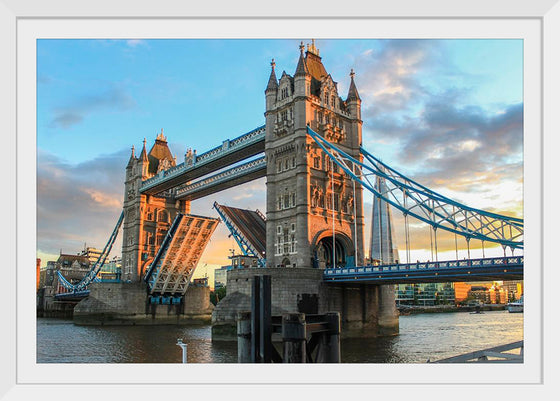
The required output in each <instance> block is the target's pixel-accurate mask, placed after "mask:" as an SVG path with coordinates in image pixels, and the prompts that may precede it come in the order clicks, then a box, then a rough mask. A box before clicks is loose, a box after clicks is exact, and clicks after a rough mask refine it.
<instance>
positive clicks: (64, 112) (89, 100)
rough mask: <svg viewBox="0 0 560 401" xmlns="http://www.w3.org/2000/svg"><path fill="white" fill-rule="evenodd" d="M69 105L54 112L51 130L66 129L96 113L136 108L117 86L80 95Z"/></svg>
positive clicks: (127, 94) (132, 101) (123, 90)
mask: <svg viewBox="0 0 560 401" xmlns="http://www.w3.org/2000/svg"><path fill="white" fill-rule="evenodd" d="M68 103H69V105H67V106H64V107H60V108H58V109H55V110H54V117H53V119H52V120H51V123H50V126H51V127H52V128H61V129H68V128H71V127H72V126H75V125H77V124H79V123H81V122H82V121H84V119H85V118H86V117H88V116H90V115H91V114H93V113H96V112H115V111H117V112H124V111H128V110H131V109H133V108H134V107H135V106H136V101H135V100H134V98H133V97H132V96H131V95H130V94H129V93H128V92H127V91H126V90H125V89H124V88H123V87H122V86H119V85H114V86H112V87H111V88H108V89H106V90H105V91H103V92H98V93H93V94H87V95H81V96H80V97H78V98H75V99H73V100H71V101H70V102H68Z"/></svg>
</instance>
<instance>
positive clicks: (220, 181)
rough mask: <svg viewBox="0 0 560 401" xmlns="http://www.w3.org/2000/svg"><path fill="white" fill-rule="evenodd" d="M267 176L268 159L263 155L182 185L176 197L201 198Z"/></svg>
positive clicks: (176, 192)
mask: <svg viewBox="0 0 560 401" xmlns="http://www.w3.org/2000/svg"><path fill="white" fill-rule="evenodd" d="M265 176H266V159H265V157H264V156H263V157H259V158H258V159H255V160H251V161H249V162H246V163H243V164H240V165H238V166H235V167H232V168H230V169H228V170H225V171H222V172H219V173H217V174H214V175H212V176H210V177H205V178H203V179H201V180H198V181H196V182H193V183H189V184H185V185H181V186H180V187H178V188H177V190H176V191H175V199H186V200H195V199H199V198H202V197H204V196H208V195H210V194H213V193H216V192H220V191H223V190H225V189H228V188H231V187H234V186H237V185H241V184H244V183H246V182H249V181H253V180H256V179H258V178H262V177H265Z"/></svg>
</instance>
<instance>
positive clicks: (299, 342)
mask: <svg viewBox="0 0 560 401" xmlns="http://www.w3.org/2000/svg"><path fill="white" fill-rule="evenodd" d="M305 340H306V324H305V314H304V313H289V314H286V315H283V316H282V342H283V343H284V352H283V353H284V355H283V362H284V363H305V360H306V350H305Z"/></svg>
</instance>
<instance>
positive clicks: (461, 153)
mask: <svg viewBox="0 0 560 401" xmlns="http://www.w3.org/2000/svg"><path fill="white" fill-rule="evenodd" d="M302 40H303V41H304V42H305V43H309V42H310V39H302ZM299 42H300V41H299V40H169V39H162V40H68V39H66V40H39V41H38V43H37V110H38V112H37V147H38V159H37V188H38V191H37V208H38V213H37V220H38V223H37V251H38V257H41V258H42V264H43V265H45V264H46V261H47V260H50V259H55V258H56V256H57V255H58V253H59V250H60V249H62V250H63V252H65V253H75V252H78V251H79V250H81V249H82V247H83V245H84V243H87V244H88V246H95V247H103V245H104V243H105V242H106V240H107V238H108V236H109V234H110V232H111V230H112V227H113V225H114V223H115V222H116V219H117V216H118V214H119V213H120V208H121V207H122V199H123V190H124V188H123V180H124V168H125V166H126V163H127V161H128V157H129V155H130V148H131V146H132V145H134V146H135V147H136V149H140V148H141V146H142V140H143V139H144V138H146V139H147V142H148V145H149V146H151V144H152V143H153V141H154V139H155V137H156V135H157V134H158V133H159V132H160V131H161V129H162V128H163V130H164V134H165V135H166V137H167V139H168V141H169V145H170V148H171V150H172V153H173V154H174V155H176V156H177V159H178V160H181V159H182V157H183V155H184V153H185V150H186V148H187V147H190V148H194V149H197V151H198V153H201V152H203V151H205V150H207V149H209V148H211V147H213V146H216V145H218V144H220V143H221V141H222V140H224V139H226V138H233V137H236V136H238V135H240V134H242V133H245V132H247V131H249V130H251V129H253V128H255V127H257V126H259V125H262V124H263V123H264V115H263V113H264V104H265V98H264V88H265V86H266V83H267V81H268V76H269V74H270V61H271V59H272V58H274V59H275V62H276V69H277V75H278V77H279V76H280V75H281V73H282V71H283V70H285V71H286V72H287V73H288V74H291V75H293V73H294V71H295V67H296V63H297V58H298V56H299V49H298V46H299ZM316 44H317V47H318V48H319V49H320V52H321V56H322V57H323V63H324V64H325V67H326V69H327V71H328V72H329V73H330V74H331V75H332V76H333V79H334V80H335V81H336V82H338V88H339V94H340V95H341V96H342V97H343V98H345V97H346V94H347V90H348V85H349V72H350V69H351V68H353V69H354V70H355V72H356V77H355V80H356V84H357V87H358V91H359V93H360V96H361V98H362V101H363V103H362V114H363V116H362V117H363V120H364V128H363V136H364V140H363V142H364V146H365V147H366V148H367V149H368V150H369V151H370V152H372V153H374V154H375V155H377V156H379V157H380V158H382V159H383V160H384V161H385V162H387V163H389V164H390V165H391V166H393V167H395V168H397V169H398V170H400V171H401V172H403V173H405V174H407V175H409V176H411V178H414V179H415V180H417V181H419V182H421V183H423V184H425V185H427V186H429V187H431V188H432V189H434V190H436V191H439V192H442V193H444V194H446V195H448V196H451V197H453V198H455V199H457V200H459V201H461V202H464V203H466V204H468V205H469V206H473V207H478V208H482V209H489V210H494V211H498V212H508V213H510V214H513V215H517V216H520V217H522V216H521V213H522V189H523V187H522V171H523V153H522V149H523V42H522V41H521V40H480V39H479V40H317V41H316ZM263 191H264V179H261V180H258V181H255V182H253V183H249V184H246V185H245V186H244V187H241V188H235V189H231V190H227V191H224V192H222V193H220V194H216V196H214V197H213V198H212V199H210V198H209V199H203V200H199V201H196V202H194V203H193V213H201V214H208V215H212V216H214V215H215V212H214V211H212V210H211V209H210V205H211V204H212V203H213V201H214V200H217V201H218V202H220V201H221V200H226V201H228V203H229V204H230V205H231V206H238V207H247V208H259V209H260V210H262V211H264V196H263ZM366 202H369V203H371V202H370V201H369V200H368V199H366ZM367 205H368V204H367V203H366V207H367ZM366 214H369V211H368V210H367V209H366ZM395 218H396V219H397V220H398V217H395ZM222 226H223V225H222ZM366 231H367V230H366ZM428 238H429V237H428ZM212 241H213V243H211V244H210V247H209V248H212V247H213V249H215V251H212V250H211V249H209V250H208V251H207V252H205V254H204V255H203V258H202V262H203V263H206V264H208V265H209V266H214V265H219V264H225V263H226V262H227V257H226V255H223V249H225V248H231V247H232V246H233V242H232V241H231V239H229V238H227V231H226V230H225V227H220V229H218V231H217V232H216V234H215V235H214V238H213V240H212ZM428 244H429V242H428ZM119 247H120V245H117V246H116V248H115V249H116V252H114V253H118V252H120V249H119ZM415 247H416V248H418V249H422V248H425V243H424V242H422V241H420V242H418V243H417V244H416V245H415ZM218 249H220V250H221V251H220V252H218V251H217V250H218Z"/></svg>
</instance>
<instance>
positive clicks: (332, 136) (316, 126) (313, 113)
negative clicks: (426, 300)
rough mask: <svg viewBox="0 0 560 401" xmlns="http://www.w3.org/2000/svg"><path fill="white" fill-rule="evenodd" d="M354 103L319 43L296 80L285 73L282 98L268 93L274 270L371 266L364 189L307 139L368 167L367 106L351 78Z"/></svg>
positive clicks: (303, 58) (303, 56)
mask: <svg viewBox="0 0 560 401" xmlns="http://www.w3.org/2000/svg"><path fill="white" fill-rule="evenodd" d="M350 87H351V91H350V92H349V97H348V99H347V100H346V101H344V100H342V99H341V98H340V96H339V95H338V88H337V83H336V82H335V81H334V80H333V79H332V77H331V75H330V74H328V73H327V71H326V69H325V67H324V65H323V63H322V58H321V57H320V56H319V50H318V49H317V47H316V46H315V42H314V41H313V42H312V44H311V45H308V46H307V51H305V52H304V46H303V43H302V44H301V45H300V57H299V59H298V64H297V66H296V71H295V74H294V76H293V77H292V76H290V75H288V74H287V73H286V72H283V74H282V76H281V78H280V81H279V83H278V88H277V89H276V96H275V97H274V96H273V92H272V90H271V89H270V80H269V86H268V87H267V89H266V91H265V94H266V99H267V109H266V113H265V116H266V145H265V152H266V157H267V252H266V255H267V266H268V267H321V268H325V267H327V266H333V265H337V266H339V265H344V264H347V263H352V264H353V263H354V259H356V258H357V260H356V262H357V263H358V264H361V263H363V258H364V251H363V250H364V243H363V231H364V218H363V203H362V189H361V187H360V186H359V185H354V184H353V183H352V181H351V180H350V179H349V177H347V176H346V175H345V174H343V172H342V171H340V170H339V169H338V168H337V166H336V164H335V165H334V166H333V164H332V163H331V162H330V159H329V158H328V156H327V155H325V154H324V153H323V151H322V150H321V149H320V148H319V147H318V146H317V145H316V144H315V143H314V141H313V139H312V138H311V137H309V136H308V135H307V126H308V125H309V126H310V127H311V128H312V129H313V130H314V131H315V132H317V133H319V134H320V135H322V136H323V137H325V138H326V139H327V140H328V141H330V142H332V143H335V144H336V146H338V147H339V148H341V149H342V150H344V151H345V152H347V153H349V154H350V155H352V156H353V157H355V158H357V159H360V160H361V155H360V151H359V147H360V145H361V139H362V138H361V135H362V130H361V125H362V122H361V120H360V108H361V102H360V100H359V95H357V93H358V92H357V89H356V86H355V83H354V80H353V76H352V77H351V83H350Z"/></svg>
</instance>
